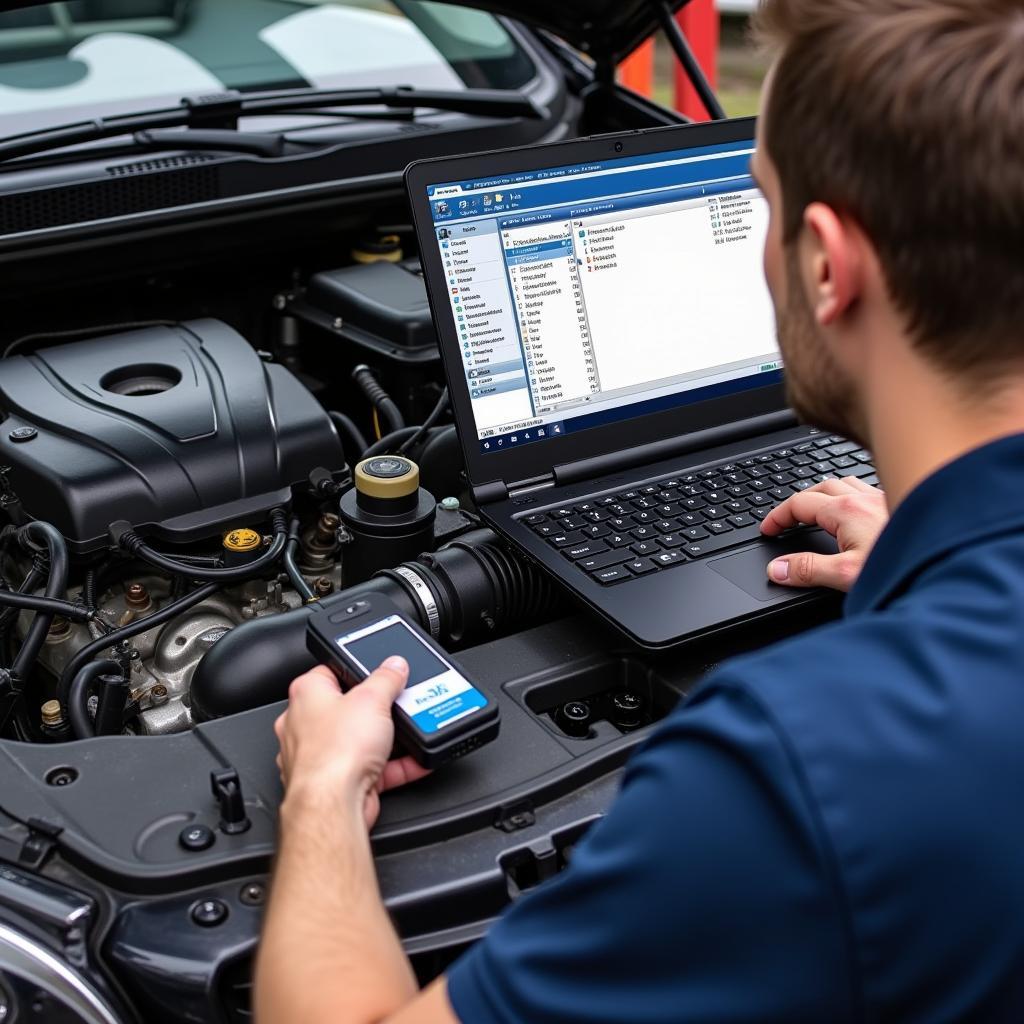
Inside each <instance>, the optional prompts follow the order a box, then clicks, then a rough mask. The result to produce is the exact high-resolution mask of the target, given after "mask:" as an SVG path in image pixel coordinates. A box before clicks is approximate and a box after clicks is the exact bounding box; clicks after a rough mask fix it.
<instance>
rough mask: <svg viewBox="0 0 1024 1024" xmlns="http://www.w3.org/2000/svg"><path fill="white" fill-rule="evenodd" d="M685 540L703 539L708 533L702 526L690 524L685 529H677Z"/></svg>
mask: <svg viewBox="0 0 1024 1024" xmlns="http://www.w3.org/2000/svg"><path fill="white" fill-rule="evenodd" d="M679 532H680V533H681V534H682V535H683V536H684V537H685V538H686V539H687V540H690V541H693V540H703V539H704V538H705V537H709V536H710V534H709V533H708V531H707V530H705V529H704V527H703V526H690V527H688V528H687V529H685V530H680V531H679Z"/></svg>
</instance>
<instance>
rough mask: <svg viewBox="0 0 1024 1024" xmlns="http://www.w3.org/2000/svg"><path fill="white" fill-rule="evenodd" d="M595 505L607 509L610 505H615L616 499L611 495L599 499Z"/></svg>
mask: <svg viewBox="0 0 1024 1024" xmlns="http://www.w3.org/2000/svg"><path fill="white" fill-rule="evenodd" d="M594 504H595V505H597V507H598V508H607V507H608V506H609V505H614V504H615V499H614V498H613V497H612V496H611V495H610V494H609V495H606V496H605V497H603V498H598V499H597V501H595V502H594Z"/></svg>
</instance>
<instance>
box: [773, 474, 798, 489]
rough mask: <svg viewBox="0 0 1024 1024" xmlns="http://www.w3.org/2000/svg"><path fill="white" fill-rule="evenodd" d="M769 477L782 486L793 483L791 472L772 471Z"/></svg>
mask: <svg viewBox="0 0 1024 1024" xmlns="http://www.w3.org/2000/svg"><path fill="white" fill-rule="evenodd" d="M769 479H770V480H771V481H772V483H775V484H778V485H779V486H780V487H781V486H782V485H783V484H790V483H792V482H793V475H792V474H791V473H772V475H771V476H770V477H769Z"/></svg>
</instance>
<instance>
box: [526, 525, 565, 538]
mask: <svg viewBox="0 0 1024 1024" xmlns="http://www.w3.org/2000/svg"><path fill="white" fill-rule="evenodd" d="M533 532H534V533H535V534H537V536H539V537H554V536H555V535H556V534H559V533H565V530H563V529H562V527H561V526H560V525H559V524H558V523H542V524H541V525H540V526H535V527H534V528H533Z"/></svg>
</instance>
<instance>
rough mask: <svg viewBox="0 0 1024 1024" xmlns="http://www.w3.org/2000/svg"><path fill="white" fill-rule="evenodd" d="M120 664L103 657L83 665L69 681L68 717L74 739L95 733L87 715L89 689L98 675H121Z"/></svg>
mask: <svg viewBox="0 0 1024 1024" xmlns="http://www.w3.org/2000/svg"><path fill="white" fill-rule="evenodd" d="M121 675H122V671H121V666H120V665H118V663H117V662H116V661H110V660H109V659H105V660H103V661H93V662H90V663H89V664H88V665H83V666H82V667H81V668H80V669H79V670H78V671H77V672H76V673H75V678H74V679H73V680H72V681H71V687H70V689H69V691H68V719H69V720H70V722H71V731H72V732H73V733H74V735H75V737H76V739H80V740H84V739H88V737H90V736H95V735H96V727H95V725H94V724H93V721H92V718H90V717H89V690H90V689H91V688H92V686H93V684H94V683H95V682H96V681H97V680H98V679H99V678H100V676H121Z"/></svg>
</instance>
